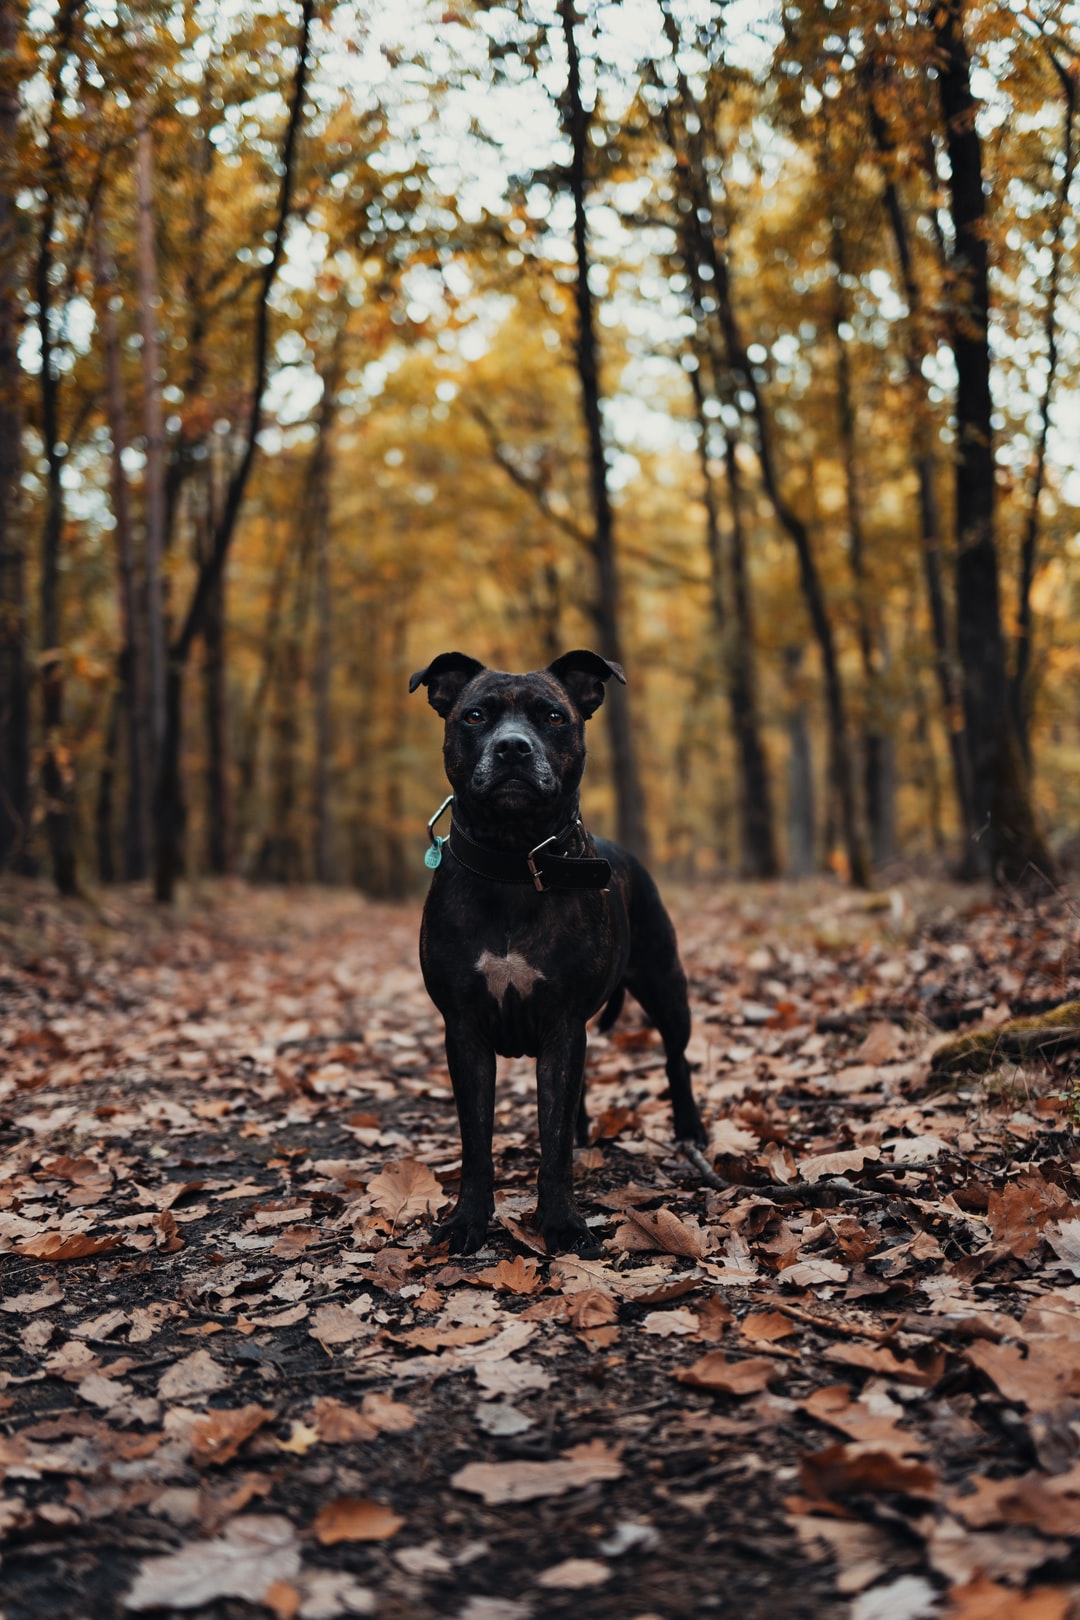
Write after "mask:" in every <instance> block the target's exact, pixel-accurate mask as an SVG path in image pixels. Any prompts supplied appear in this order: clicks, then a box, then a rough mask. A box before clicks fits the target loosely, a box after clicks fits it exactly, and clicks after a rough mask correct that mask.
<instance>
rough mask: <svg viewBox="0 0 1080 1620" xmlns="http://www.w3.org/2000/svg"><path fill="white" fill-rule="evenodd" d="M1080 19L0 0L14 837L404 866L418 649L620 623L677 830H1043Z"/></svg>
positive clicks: (132, 854)
mask: <svg viewBox="0 0 1080 1620" xmlns="http://www.w3.org/2000/svg"><path fill="white" fill-rule="evenodd" d="M1077 22H1078V19H1077V17H1076V16H1075V15H1074V14H1073V9H1072V8H1070V7H1069V6H1068V5H1063V4H1060V3H1057V0H1045V3H1042V4H1036V5H1023V6H1022V5H1020V4H1019V3H1017V4H1016V5H1014V6H1000V5H994V6H991V5H989V4H985V5H984V4H981V3H978V0H936V3H935V4H933V5H930V6H928V7H926V8H912V7H908V6H905V5H899V4H897V3H896V0H858V3H856V0H800V3H799V4H791V3H787V0H784V3H777V4H776V5H775V6H774V7H771V8H770V7H764V6H746V5H742V4H739V3H737V0H730V3H728V4H726V5H725V4H719V3H717V0H621V3H618V4H615V3H602V0H578V3H577V4H576V5H575V4H574V3H573V0H508V3H507V4H505V5H492V4H488V3H486V0H471V3H461V4H457V5H452V6H450V7H446V6H441V5H440V6H432V5H428V4H426V3H424V0H408V3H405V0H401V3H400V4H398V5H395V6H394V7H392V8H387V7H375V6H372V5H368V4H366V3H359V0H338V3H336V4H335V3H331V0H302V3H300V0H296V3H294V0H259V3H256V0H150V3H143V4H140V5H138V6H132V5H121V4H106V3H101V0H43V3H41V4H36V3H34V4H31V3H27V0H0V62H2V73H0V167H2V172H3V183H2V186H0V863H3V864H6V865H8V866H9V867H11V868H14V869H17V870H48V871H50V872H51V873H52V875H53V876H54V878H55V880H56V882H57V883H58V884H59V886H60V887H61V889H62V890H64V891H65V892H69V893H70V892H75V891H76V890H77V889H78V888H79V887H80V886H85V885H86V884H90V883H96V882H98V881H106V882H107V881H112V880H116V879H129V880H130V879H152V880H153V882H154V886H155V890H156V892H157V894H158V895H159V897H160V898H163V899H166V898H169V897H170V896H171V895H172V894H173V893H174V892H175V888H176V884H177V882H178V881H179V880H180V879H181V878H182V877H183V876H184V875H185V874H186V875H188V876H196V875H198V874H200V873H215V874H227V873H230V872H236V873H243V874H245V875H248V876H251V877H254V878H257V879H259V880H264V881H274V882H291V881H300V880H310V879H315V880H318V881H321V882H335V883H350V884H355V885H358V886H360V887H362V888H364V889H365V890H367V891H369V892H371V893H373V894H380V895H392V894H399V893H402V892H405V891H407V890H408V889H409V888H411V887H416V886H418V885H419V884H420V883H421V882H422V877H423V873H422V869H421V868H420V866H419V860H418V851H419V848H420V847H421V839H422V823H423V821H424V820H425V819H426V817H427V815H428V814H430V813H431V810H432V809H433V808H434V806H435V804H436V803H437V802H438V801H439V799H440V798H441V796H442V781H441V773H440V769H439V759H438V737H437V733H436V731H435V729H434V727H433V723H432V721H431V717H430V715H429V714H428V713H427V711H426V709H424V708H423V707H422V706H420V705H418V704H414V705H410V704H409V702H408V699H407V695H406V682H407V676H408V672H409V671H410V670H411V669H413V668H415V667H417V666H419V665H421V664H423V663H426V662H428V661H429V659H430V658H431V657H432V656H433V655H434V654H435V653H436V652H438V651H440V650H442V649H444V648H446V647H451V646H459V647H461V648H462V649H463V650H465V651H467V652H469V653H472V654H473V655H475V656H477V657H480V658H483V659H484V660H485V661H486V662H488V663H491V664H495V665H501V666H503V667H514V668H524V667H535V666H536V665H538V664H541V663H543V662H547V661H549V660H550V659H551V658H552V657H553V656H555V655H556V653H557V652H559V651H561V650H563V649H565V648H566V647H570V646H575V645H593V646H595V647H596V649H597V650H598V651H600V652H603V653H605V654H607V655H608V656H611V657H621V658H622V659H623V660H624V661H625V663H626V665H627V669H628V673H629V676H630V687H629V689H628V692H627V694H621V695H620V696H621V698H623V697H624V698H625V702H622V701H619V702H617V703H613V704H612V705H611V710H610V716H609V718H608V719H606V720H602V719H598V721H597V722H596V723H595V724H594V726H593V727H592V728H591V730H592V736H591V743H592V749H593V756H594V757H593V764H592V766H591V769H590V773H589V778H588V784H589V785H588V796H587V801H586V810H587V814H588V815H589V817H590V820H591V822H592V824H593V825H594V826H595V828H596V829H597V830H598V831H605V832H610V833H612V834H618V835H620V836H621V837H622V838H623V839H624V840H625V841H627V842H629V843H631V844H632V845H635V846H637V847H638V848H641V849H644V848H646V847H650V846H651V849H652V853H653V857H654V859H656V860H657V861H658V862H659V863H660V864H661V865H664V866H666V867H667V868H668V869H669V870H672V871H674V872H676V873H677V874H679V875H681V876H684V877H691V876H695V875H709V874H712V873H732V874H738V873H741V874H744V875H748V876H754V877H761V878H768V877H771V876H773V875H775V874H776V873H778V872H780V871H783V870H786V871H788V872H791V873H800V872H805V871H808V870H813V869H815V868H819V867H831V868H832V869H833V870H834V871H836V872H838V873H840V874H842V875H845V876H849V877H850V878H851V879H852V880H854V881H855V882H857V883H863V882H866V881H868V879H869V878H870V876H871V874H872V872H873V871H874V870H875V869H876V870H878V871H879V872H881V871H886V872H887V871H888V870H890V869H892V870H895V869H896V868H895V865H894V864H892V863H896V862H897V861H905V862H918V861H921V860H927V859H934V860H941V859H947V860H949V861H950V862H951V863H952V864H954V865H955V866H956V867H957V868H958V869H960V870H963V871H966V872H968V873H969V874H971V875H976V874H987V873H989V874H992V875H993V876H995V877H996V878H998V879H999V880H1000V881H1005V882H1016V881H1023V880H1025V879H1026V878H1027V877H1028V876H1029V875H1030V874H1031V873H1032V872H1033V871H1038V872H1042V873H1044V874H1047V875H1050V874H1052V873H1053V871H1054V870H1055V866H1056V865H1057V864H1058V862H1059V860H1060V859H1061V858H1062V856H1065V857H1067V855H1068V849H1069V841H1070V838H1071V839H1073V840H1074V841H1075V839H1076V835H1077V832H1078V830H1080V656H1078V653H1077V646H1078V643H1080V636H1078V628H1077V627H1078V622H1080V536H1078V530H1080V522H1078V513H1080V457H1078V449H1080V393H1078V382H1080V376H1078V371H1080V317H1078V314H1077V311H1078V310H1080V300H1078V298H1077V296H1076V295H1077V287H1078V275H1080V263H1078V230H1077V225H1076V217H1077V216H1076V202H1077V191H1078V185H1077V177H1076V153H1077V141H1078V134H1077V130H1076V127H1075V126H1076V88H1077V76H1078V71H1080V69H1078V55H1077V52H1078V50H1080V31H1078V28H1077Z"/></svg>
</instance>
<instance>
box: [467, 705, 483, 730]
mask: <svg viewBox="0 0 1080 1620" xmlns="http://www.w3.org/2000/svg"><path fill="white" fill-rule="evenodd" d="M462 718H463V719H464V721H465V724H466V725H467V726H479V725H483V722H484V711H483V709H466V710H465V713H464V715H463V716H462Z"/></svg>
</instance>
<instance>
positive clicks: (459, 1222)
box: [431, 1204, 494, 1254]
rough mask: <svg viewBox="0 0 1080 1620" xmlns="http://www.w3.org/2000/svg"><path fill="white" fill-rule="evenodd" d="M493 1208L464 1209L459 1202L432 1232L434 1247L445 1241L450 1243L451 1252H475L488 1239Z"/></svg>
mask: <svg viewBox="0 0 1080 1620" xmlns="http://www.w3.org/2000/svg"><path fill="white" fill-rule="evenodd" d="M493 1213H494V1211H493V1210H491V1209H463V1208H462V1207H461V1205H460V1204H459V1205H458V1206H457V1208H456V1209H455V1210H453V1212H452V1213H451V1214H450V1215H449V1216H448V1218H447V1219H446V1220H445V1221H440V1222H439V1224H438V1226H436V1227H435V1228H434V1229H433V1231H432V1234H431V1244H432V1247H433V1248H438V1247H439V1246H440V1245H441V1244H443V1243H448V1244H449V1245H450V1253H451V1254H475V1253H476V1251H477V1249H482V1248H483V1246H484V1243H485V1242H486V1240H487V1234H488V1226H489V1225H490V1222H491V1216H492V1214H493Z"/></svg>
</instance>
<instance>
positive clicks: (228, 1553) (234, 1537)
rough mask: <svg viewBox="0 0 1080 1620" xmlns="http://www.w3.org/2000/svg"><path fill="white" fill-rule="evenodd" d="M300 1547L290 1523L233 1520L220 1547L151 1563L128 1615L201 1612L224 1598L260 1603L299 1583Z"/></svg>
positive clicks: (201, 1545) (205, 1546)
mask: <svg viewBox="0 0 1080 1620" xmlns="http://www.w3.org/2000/svg"><path fill="white" fill-rule="evenodd" d="M299 1572H300V1547H299V1542H298V1540H297V1536H296V1531H295V1530H294V1528H293V1526H292V1525H291V1524H290V1523H289V1520H288V1519H286V1518H283V1517H281V1516H280V1515H279V1514H270V1513H267V1514H258V1513H251V1514H247V1515H245V1516H242V1517H240V1518H237V1519H233V1521H232V1523H231V1524H229V1525H228V1526H227V1527H226V1529H225V1532H224V1534H223V1535H222V1536H221V1537H220V1538H219V1539H218V1540H216V1541H193V1542H190V1543H189V1544H188V1545H187V1546H186V1547H181V1548H180V1550H179V1552H175V1553H169V1554H167V1555H166V1556H165V1557H163V1558H148V1559H146V1560H145V1562H144V1563H143V1564H142V1565H141V1566H140V1568H139V1572H138V1574H137V1575H136V1577H135V1583H134V1585H133V1586H132V1588H131V1591H130V1592H129V1593H128V1594H127V1596H126V1597H124V1598H123V1599H122V1600H121V1601H122V1602H123V1605H124V1607H125V1608H126V1609H169V1608H173V1609H199V1608H202V1607H203V1605H204V1604H207V1603H216V1602H217V1600H218V1599H219V1598H231V1597H234V1598H244V1599H245V1600H246V1601H247V1602H249V1603H252V1602H254V1603H259V1602H261V1601H262V1599H263V1597H264V1595H265V1593H266V1592H267V1591H268V1590H269V1588H270V1587H272V1586H273V1585H274V1584H275V1582H278V1581H290V1582H291V1581H295V1579H296V1577H297V1575H298V1574H299Z"/></svg>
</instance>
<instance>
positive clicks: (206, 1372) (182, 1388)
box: [157, 1350, 229, 1401]
mask: <svg viewBox="0 0 1080 1620" xmlns="http://www.w3.org/2000/svg"><path fill="white" fill-rule="evenodd" d="M228 1383H229V1375H228V1373H227V1372H226V1371H225V1368H224V1367H222V1366H220V1365H219V1364H218V1363H217V1362H216V1361H215V1360H214V1358H213V1356H212V1355H211V1354H210V1352H209V1351H208V1350H193V1351H192V1353H191V1355H190V1356H185V1357H184V1358H183V1360H182V1361H177V1362H175V1363H174V1365H173V1366H171V1367H169V1368H168V1369H167V1371H165V1372H163V1373H162V1375H161V1377H160V1378H159V1379H158V1387H157V1392H158V1395H159V1396H160V1397H161V1399H162V1400H163V1401H177V1400H183V1399H184V1397H185V1396H187V1395H209V1394H212V1392H213V1391H214V1390H215V1389H224V1388H225V1386H226V1384H228Z"/></svg>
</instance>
